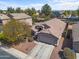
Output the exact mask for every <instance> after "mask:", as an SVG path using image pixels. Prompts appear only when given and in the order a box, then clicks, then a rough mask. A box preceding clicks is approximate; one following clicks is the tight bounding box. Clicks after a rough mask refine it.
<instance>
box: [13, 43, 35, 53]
mask: <svg viewBox="0 0 79 59" xmlns="http://www.w3.org/2000/svg"><path fill="white" fill-rule="evenodd" d="M35 45H36V44H35V43H34V42H22V43H20V44H17V45H13V47H14V48H15V49H18V50H20V51H22V52H24V53H27V54H28V53H29V52H30V51H31V50H32V49H33V48H34V47H35Z"/></svg>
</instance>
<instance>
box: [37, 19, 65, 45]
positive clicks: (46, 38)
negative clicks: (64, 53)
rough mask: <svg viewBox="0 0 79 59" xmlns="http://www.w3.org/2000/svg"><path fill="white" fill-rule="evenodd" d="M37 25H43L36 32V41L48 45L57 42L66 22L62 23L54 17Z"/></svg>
mask: <svg viewBox="0 0 79 59" xmlns="http://www.w3.org/2000/svg"><path fill="white" fill-rule="evenodd" d="M37 25H40V26H43V29H42V30H41V31H39V32H38V34H37V36H38V37H37V41H40V42H43V43H47V44H50V45H55V44H56V45H58V44H59V41H60V39H61V37H62V33H63V31H64V29H65V26H66V23H64V22H63V21H61V20H60V19H57V18H54V19H52V20H49V21H46V22H43V23H40V24H37Z"/></svg>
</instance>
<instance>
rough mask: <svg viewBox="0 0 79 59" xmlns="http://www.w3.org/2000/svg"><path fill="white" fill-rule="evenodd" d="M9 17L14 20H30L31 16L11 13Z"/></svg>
mask: <svg viewBox="0 0 79 59" xmlns="http://www.w3.org/2000/svg"><path fill="white" fill-rule="evenodd" d="M9 16H12V18H14V19H25V18H27V19H28V18H31V16H29V15H27V14H25V13H11V14H9Z"/></svg>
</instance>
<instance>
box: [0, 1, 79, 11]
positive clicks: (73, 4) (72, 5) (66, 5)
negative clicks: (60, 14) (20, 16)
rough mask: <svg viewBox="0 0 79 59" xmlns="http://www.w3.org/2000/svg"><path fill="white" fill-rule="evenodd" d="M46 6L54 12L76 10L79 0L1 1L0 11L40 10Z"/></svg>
mask: <svg viewBox="0 0 79 59" xmlns="http://www.w3.org/2000/svg"><path fill="white" fill-rule="evenodd" d="M44 4H49V5H50V6H51V8H52V10H76V9H77V8H78V6H79V0H0V9H3V10H5V9H7V7H13V8H17V7H21V8H22V9H26V8H32V7H34V8H35V9H37V10H39V9H41V7H42V6H43V5H44Z"/></svg>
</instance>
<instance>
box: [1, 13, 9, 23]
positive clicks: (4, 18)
mask: <svg viewBox="0 0 79 59" xmlns="http://www.w3.org/2000/svg"><path fill="white" fill-rule="evenodd" d="M9 19H10V18H9V17H8V16H7V15H6V14H0V23H1V24H6V23H7V22H8V21H9Z"/></svg>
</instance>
